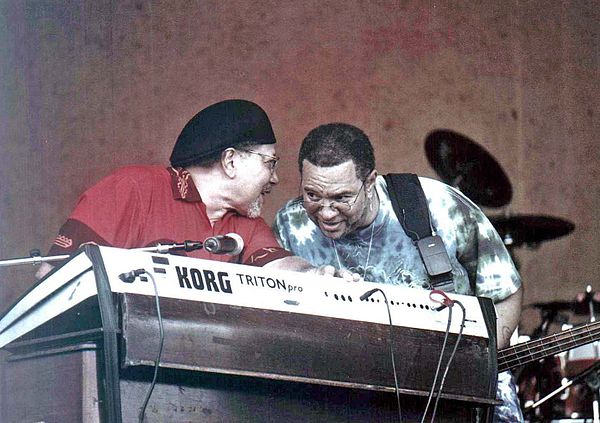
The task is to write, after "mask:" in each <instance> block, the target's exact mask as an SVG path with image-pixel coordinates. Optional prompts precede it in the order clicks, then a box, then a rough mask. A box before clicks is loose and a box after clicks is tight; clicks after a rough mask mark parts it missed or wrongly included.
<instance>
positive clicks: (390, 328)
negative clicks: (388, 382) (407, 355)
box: [360, 288, 402, 423]
mask: <svg viewBox="0 0 600 423" xmlns="http://www.w3.org/2000/svg"><path fill="white" fill-rule="evenodd" d="M375 292H381V295H383V299H384V300H385V306H386V308H387V313H388V319H389V326H388V330H389V338H390V356H391V358H392V371H393V372H394V387H395V391H396V402H397V404H398V418H399V422H400V423H402V406H401V405H400V389H399V387H398V373H397V372H396V361H395V360H394V334H393V330H392V329H393V328H394V326H393V324H392V313H391V311H390V304H389V302H388V299H387V296H386V295H385V292H383V291H382V290H381V289H379V288H375V289H371V290H370V291H367V292H366V293H364V294H363V295H361V296H360V299H361V300H366V299H367V298H369V297H370V296H371V295H373V294H374V293H375Z"/></svg>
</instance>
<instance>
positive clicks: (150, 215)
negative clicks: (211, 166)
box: [49, 166, 292, 266]
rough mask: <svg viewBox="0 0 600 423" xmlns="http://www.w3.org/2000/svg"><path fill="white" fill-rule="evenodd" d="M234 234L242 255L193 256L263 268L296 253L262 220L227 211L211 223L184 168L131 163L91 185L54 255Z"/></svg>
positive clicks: (194, 253)
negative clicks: (86, 247) (89, 245)
mask: <svg viewBox="0 0 600 423" xmlns="http://www.w3.org/2000/svg"><path fill="white" fill-rule="evenodd" d="M230 232H235V233H237V234H238V235H240V236H241V237H242V239H243V240H244V250H243V251H242V253H241V256H242V257H241V260H240V257H231V256H225V255H215V254H210V253H207V252H206V251H204V250H202V249H201V250H196V251H192V252H188V253H186V255H188V256H190V257H197V258H204V259H210V260H219V261H236V262H237V261H239V262H242V263H245V264H253V265H257V266H262V265H264V264H266V263H268V262H270V261H273V260H275V259H278V258H282V257H286V256H290V255H292V254H291V253H289V252H288V251H286V250H284V249H283V248H281V247H280V246H279V244H278V243H277V240H276V239H275V237H274V236H273V233H272V232H271V229H270V228H269V226H268V225H267V224H266V223H265V221H264V220H263V219H262V218H257V219H250V218H248V217H245V216H242V215H239V214H237V213H235V212H227V214H225V216H223V218H222V219H220V220H219V221H217V222H215V223H214V225H211V224H210V221H209V219H208V216H207V215H206V206H205V205H204V203H203V202H202V199H201V198H200V194H198V190H197V189H196V187H195V186H194V183H193V181H192V178H191V175H190V174H189V173H188V172H187V171H186V170H185V169H173V168H167V169H165V168H163V167H159V166H130V167H126V168H122V169H119V170H117V171H116V172H115V173H113V174H111V175H109V176H107V177H106V178H104V179H103V180H101V181H100V182H99V183H98V184H96V185H95V186H93V187H91V188H90V189H88V190H87V191H86V192H84V193H83V195H82V196H81V197H80V198H79V201H78V203H77V206H76V207H75V210H74V211H73V213H72V214H71V216H69V218H68V220H67V221H66V222H65V224H64V225H63V226H62V228H61V229H60V231H59V235H58V236H57V237H56V239H55V240H54V244H53V245H52V247H51V249H50V252H49V254H50V255H57V254H70V253H72V252H73V251H75V250H76V249H77V248H78V247H79V246H80V245H81V244H83V243H85V242H90V241H91V242H95V243H97V244H99V245H107V246H112V247H121V248H139V247H147V246H152V245H156V244H157V243H160V244H170V243H178V242H183V241H184V240H194V241H204V240H205V239H206V238H208V237H210V236H215V235H225V234H227V233H230Z"/></svg>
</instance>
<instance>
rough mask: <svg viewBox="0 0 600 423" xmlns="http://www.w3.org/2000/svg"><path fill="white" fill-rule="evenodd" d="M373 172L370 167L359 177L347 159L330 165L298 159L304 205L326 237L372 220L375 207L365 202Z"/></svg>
mask: <svg viewBox="0 0 600 423" xmlns="http://www.w3.org/2000/svg"><path fill="white" fill-rule="evenodd" d="M376 176H377V173H376V172H375V171H373V172H371V173H370V174H369V176H367V178H366V179H365V181H364V182H363V181H361V180H360V179H359V178H358V177H357V176H356V167H355V165H354V162H352V161H351V160H349V161H347V162H344V163H342V164H339V165H336V166H331V167H320V166H315V165H313V164H312V163H310V162H309V161H307V160H304V161H303V162H302V182H301V189H302V196H303V200H304V208H305V209H306V211H307V213H308V215H309V216H310V218H311V219H312V221H313V222H315V224H317V225H318V226H319V229H321V231H322V232H323V234H324V235H325V236H326V237H328V238H332V239H339V238H341V237H343V236H344V235H347V234H350V233H352V232H354V231H355V230H357V229H359V228H362V227H365V226H367V225H369V224H370V223H371V222H372V221H373V219H374V218H375V216H376V215H377V210H376V208H375V209H374V208H370V207H369V203H370V202H371V201H372V199H371V195H372V194H371V193H372V192H373V190H374V186H373V184H374V182H375V177H376ZM375 203H376V202H375Z"/></svg>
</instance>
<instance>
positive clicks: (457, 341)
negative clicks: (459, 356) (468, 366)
mask: <svg viewBox="0 0 600 423" xmlns="http://www.w3.org/2000/svg"><path fill="white" fill-rule="evenodd" d="M453 302H454V304H458V305H459V306H460V308H461V309H462V314H463V315H462V321H461V322H460V329H459V331H458V336H457V337H456V343H455V344H454V349H453V350H452V354H450V358H448V363H447V364H446V368H445V370H444V376H442V381H441V382H440V388H439V390H438V394H437V398H436V400H435V405H434V407H433V414H432V415H431V422H432V423H433V419H434V418H435V413H436V412H437V407H438V403H439V401H440V397H441V396H442V389H443V387H444V383H445V382H446V376H447V375H448V370H449V369H450V363H452V360H453V359H454V355H455V354H456V350H457V349H458V344H459V343H460V338H461V337H462V333H463V329H464V327H465V320H466V310H465V307H464V306H463V305H462V303H461V302H460V301H458V300H453ZM450 310H452V307H450Z"/></svg>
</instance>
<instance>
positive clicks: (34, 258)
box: [0, 240, 203, 267]
mask: <svg viewBox="0 0 600 423" xmlns="http://www.w3.org/2000/svg"><path fill="white" fill-rule="evenodd" d="M202 246H203V243H202V242H200V241H189V240H186V241H183V242H182V243H175V244H165V245H163V244H156V245H155V246H152V247H143V248H132V250H135V251H145V252H149V253H163V254H164V253H170V252H171V251H194V250H199V249H201V248H202ZM69 257H71V256H70V255H69V254H62V255H58V256H46V257H42V255H41V254H40V250H37V249H35V250H31V251H30V252H29V257H21V258H14V259H7V260H0V267H5V266H17V265H21V264H33V265H37V264H42V263H44V262H52V261H61V260H66V259H68V258H69Z"/></svg>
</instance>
